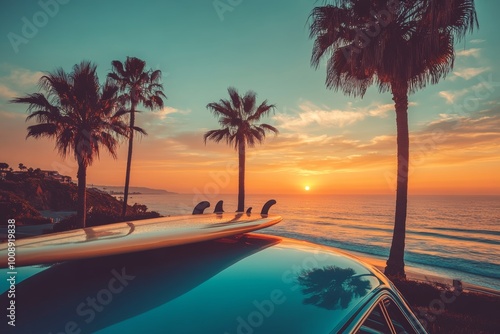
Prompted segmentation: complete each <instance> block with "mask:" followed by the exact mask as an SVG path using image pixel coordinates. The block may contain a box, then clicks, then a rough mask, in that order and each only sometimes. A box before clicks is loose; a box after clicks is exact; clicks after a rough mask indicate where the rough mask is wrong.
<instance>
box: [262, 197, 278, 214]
mask: <svg viewBox="0 0 500 334" xmlns="http://www.w3.org/2000/svg"><path fill="white" fill-rule="evenodd" d="M274 204H276V201H275V200H274V199H270V200H269V201H267V202H266V204H264V206H263V207H262V211H261V212H260V214H261V215H267V214H268V213H269V209H270V208H271V207H272V206H273V205H274Z"/></svg>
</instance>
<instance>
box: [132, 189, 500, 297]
mask: <svg viewBox="0 0 500 334" xmlns="http://www.w3.org/2000/svg"><path fill="white" fill-rule="evenodd" d="M236 197H237V196H236V195H217V196H215V195H212V196H207V197H203V196H201V195H188V194H164V195H159V194H145V193H143V194H136V195H132V196H131V198H130V199H129V203H132V204H133V203H140V204H145V205H147V206H148V208H149V209H150V210H154V211H158V212H159V213H160V214H162V215H165V216H167V215H179V214H190V213H191V212H192V210H193V207H194V205H195V204H196V203H198V202H200V201H202V200H208V201H209V202H210V203H211V204H212V206H211V207H210V208H208V209H207V210H205V211H206V212H212V211H211V210H213V207H214V206H215V203H216V202H217V201H218V200H220V199H222V200H224V210H225V211H226V212H232V211H235V210H236V206H237V205H236V204H237V198H236ZM271 198H273V199H275V200H276V201H277V204H276V205H275V206H273V207H272V208H271V211H270V212H271V213H273V214H277V215H281V216H282V217H283V221H282V222H281V223H279V224H278V225H275V226H273V227H270V228H267V229H266V230H264V231H263V232H264V233H268V234H273V235H278V236H284V237H290V238H296V239H301V240H307V241H311V242H314V243H318V244H323V245H328V246H333V247H336V248H339V249H342V250H346V251H353V252H358V253H363V254H366V255H367V256H371V257H375V258H380V259H384V260H385V259H387V256H388V254H389V248H390V244H391V240H392V229H393V224H394V206H395V199H394V196H389V195H346V196H340V195H332V196H328V195H314V194H304V195H275V196H271V195H247V196H246V200H245V205H246V207H249V206H252V207H253V208H254V209H253V210H254V212H259V211H260V208H261V206H262V205H263V204H264V203H265V202H266V201H267V200H268V199H271ZM405 262H406V265H408V266H411V267H415V268H417V269H422V270H423V271H428V272H432V273H435V275H437V276H442V277H446V278H450V279H461V280H462V281H463V282H468V283H470V284H474V285H478V286H482V287H487V288H490V289H494V290H497V291H500V196H410V197H409V199H408V215H407V236H406V253H405Z"/></svg>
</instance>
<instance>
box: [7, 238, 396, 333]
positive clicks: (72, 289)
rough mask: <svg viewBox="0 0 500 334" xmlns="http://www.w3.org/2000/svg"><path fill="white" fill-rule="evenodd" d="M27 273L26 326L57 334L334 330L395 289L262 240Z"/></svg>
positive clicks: (377, 277) (329, 254)
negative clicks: (75, 333) (381, 292)
mask: <svg viewBox="0 0 500 334" xmlns="http://www.w3.org/2000/svg"><path fill="white" fill-rule="evenodd" d="M22 270H23V268H20V269H19V271H22ZM28 271H31V274H30V275H31V276H30V277H27V278H25V279H24V280H23V281H22V282H20V283H18V286H17V293H16V303H18V304H19V305H23V306H22V307H19V309H18V312H20V313H23V314H18V317H19V319H24V320H23V322H22V324H20V325H21V326H28V327H27V328H26V329H27V330H31V329H36V331H37V332H51V331H52V332H54V333H56V332H57V333H59V332H61V331H62V332H64V330H65V327H66V326H68V323H70V327H69V328H70V329H71V330H73V331H76V330H74V329H75V328H76V329H81V330H82V332H97V331H99V332H101V333H117V332H118V333H119V332H140V331H143V330H147V331H148V332H150V333H164V332H165V330H167V332H168V333H222V334H225V333H228V334H229V333H245V334H250V333H254V331H256V332H264V333H328V332H331V331H332V330H334V329H335V328H340V327H342V325H343V324H344V323H345V322H346V321H347V320H348V319H350V318H351V316H352V315H353V314H354V313H355V312H356V311H357V310H359V309H360V308H361V307H362V306H363V305H365V304H366V303H367V301H368V299H370V298H371V297H373V295H374V294H375V293H376V292H377V291H378V290H380V289H382V288H384V287H388V286H389V283H388V281H387V280H386V279H385V277H384V276H383V275H381V274H380V273H379V272H378V271H377V270H375V269H374V268H372V267H370V266H369V265H367V264H364V263H362V262H360V261H359V260H356V259H355V258H353V257H350V256H348V255H346V254H344V253H341V252H339V251H338V250H335V249H333V248H330V247H324V246H320V245H316V244H311V243H308V242H304V241H298V240H294V239H288V238H281V237H275V236H269V235H263V234H245V235H243V236H239V237H232V238H223V239H218V240H215V241H208V242H201V243H195V244H191V245H184V246H177V247H169V248H162V249H157V250H152V251H145V252H137V253H129V254H122V255H115V256H108V257H101V258H95V259H86V260H79V261H68V262H64V263H60V264H55V265H52V266H49V267H40V266H38V267H30V268H28V267H27V268H26V272H28ZM5 294H6V293H4V294H3V295H2V296H1V297H0V299H4V298H6V296H5ZM29 326H33V328H29ZM75 326H77V327H75ZM257 329H258V331H257Z"/></svg>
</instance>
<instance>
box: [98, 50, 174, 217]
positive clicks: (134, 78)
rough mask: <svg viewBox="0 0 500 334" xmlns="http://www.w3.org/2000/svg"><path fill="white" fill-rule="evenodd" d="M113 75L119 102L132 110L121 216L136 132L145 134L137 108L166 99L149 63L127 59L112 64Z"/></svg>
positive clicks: (154, 106)
mask: <svg viewBox="0 0 500 334" xmlns="http://www.w3.org/2000/svg"><path fill="white" fill-rule="evenodd" d="M111 65H112V67H113V68H112V72H111V73H109V74H108V78H109V79H111V80H112V82H114V83H115V84H116V85H118V87H119V88H120V92H122V93H123V94H122V95H121V97H120V99H121V101H122V103H124V104H125V105H126V106H127V109H128V111H129V116H130V117H129V121H130V123H129V135H128V154H127V170H126V173H125V189H124V192H123V208H122V216H123V217H125V215H126V214H127V201H128V191H129V185H130V169H131V165H132V148H133V143H134V132H139V133H142V134H144V135H146V132H145V131H144V130H143V129H141V128H139V127H137V126H136V125H135V113H136V112H139V110H137V106H138V105H139V104H141V103H142V104H143V105H144V106H145V107H146V108H148V109H150V110H155V109H161V108H163V99H162V98H166V96H165V94H164V93H163V85H162V84H161V71H160V70H156V71H153V70H146V69H145V67H146V62H145V61H143V60H141V59H138V58H135V57H127V60H126V61H125V62H124V63H122V62H120V61H118V60H114V61H113V62H111Z"/></svg>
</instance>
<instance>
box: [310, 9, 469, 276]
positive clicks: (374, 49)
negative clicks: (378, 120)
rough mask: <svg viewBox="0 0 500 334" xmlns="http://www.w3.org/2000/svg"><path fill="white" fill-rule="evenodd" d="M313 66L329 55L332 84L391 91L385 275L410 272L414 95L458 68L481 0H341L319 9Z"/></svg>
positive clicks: (356, 92)
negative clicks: (393, 145) (391, 193)
mask: <svg viewBox="0 0 500 334" xmlns="http://www.w3.org/2000/svg"><path fill="white" fill-rule="evenodd" d="M311 19H312V23H311V26H310V36H311V38H315V42H314V46H313V51H312V57H311V63H312V65H313V66H314V67H316V68H317V67H318V65H319V63H320V60H321V59H323V58H327V77H326V86H327V87H328V88H331V89H334V90H339V89H340V90H341V91H342V92H344V93H345V94H348V95H353V96H363V95H364V94H365V92H366V90H367V88H368V87H369V86H370V85H372V84H376V85H377V86H378V88H379V90H380V92H385V91H389V90H390V91H391V93H392V96H393V100H394V103H395V111H396V125H397V161H398V167H397V175H398V176H397V190H396V212H395V221H394V234H393V239H392V244H391V250H390V255H389V258H388V260H387V266H386V268H385V273H386V274H388V275H390V276H405V272H404V247H405V230H406V207H407V194H408V165H409V133H408V94H410V93H414V92H415V91H416V90H418V89H420V88H424V87H425V86H426V85H427V84H428V83H432V84H436V83H437V82H438V81H439V80H440V79H441V78H444V77H445V76H446V75H447V74H448V73H449V71H450V70H451V69H452V68H453V62H454V58H455V53H454V43H455V40H460V39H461V38H463V37H464V36H465V34H466V33H467V32H468V31H471V32H472V30H473V28H474V27H475V26H478V23H477V16H476V12H475V7H474V0H439V1H438V0H414V1H403V0H377V1H368V0H336V1H334V5H325V6H322V7H316V8H314V9H313V11H312V13H311Z"/></svg>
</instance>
